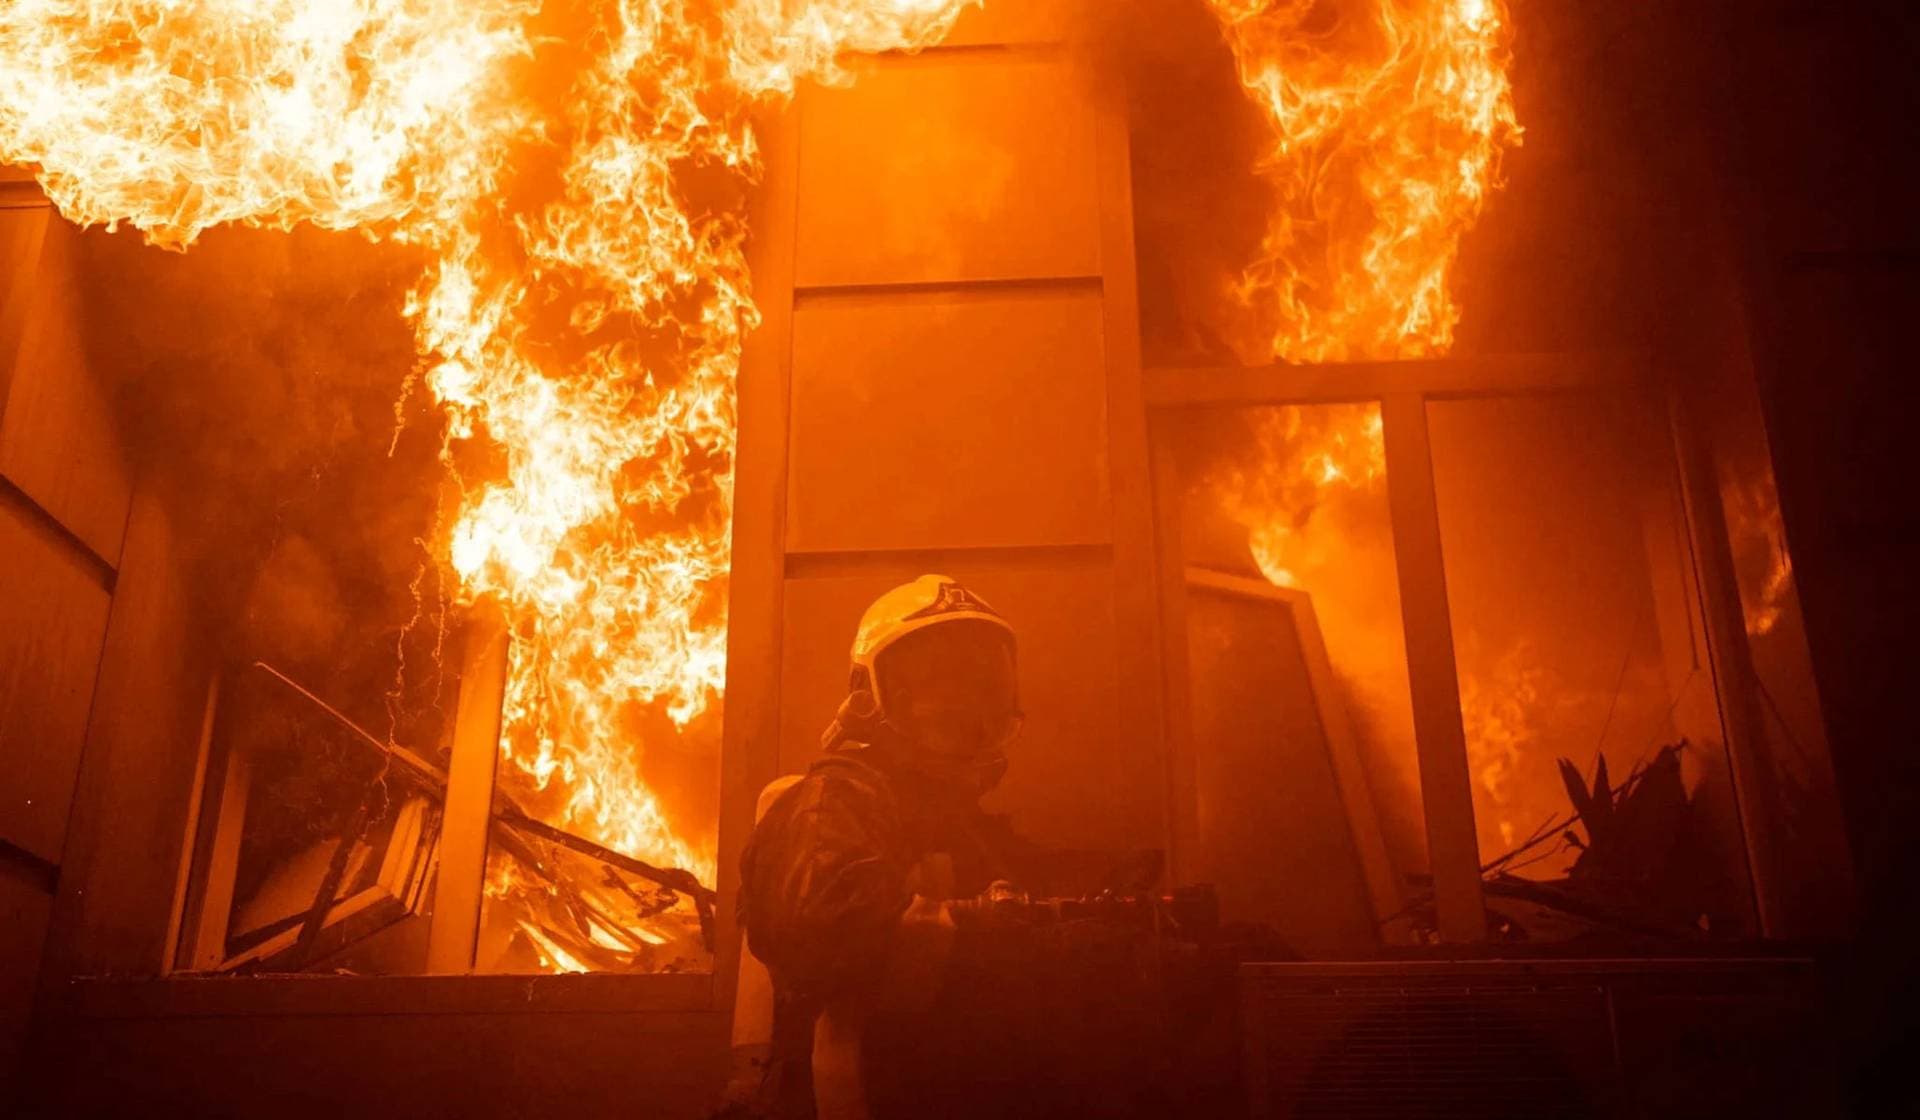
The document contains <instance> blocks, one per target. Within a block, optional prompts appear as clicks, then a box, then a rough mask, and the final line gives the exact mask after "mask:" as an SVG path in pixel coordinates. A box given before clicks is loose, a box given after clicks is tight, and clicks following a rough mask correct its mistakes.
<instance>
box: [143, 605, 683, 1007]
mask: <svg viewBox="0 0 1920 1120" xmlns="http://www.w3.org/2000/svg"><path fill="white" fill-rule="evenodd" d="M510 644H511V643H510V641H509V634H508V631H507V629H506V626H505V623H504V621H503V620H502V618H501V616H500V615H499V613H498V612H497V611H494V610H490V609H488V608H487V607H486V606H484V605H483V606H481V607H479V608H477V609H476V610H475V611H474V613H473V616H472V617H471V618H470V620H469V624H468V631H467V635H466V642H465V653H464V655H463V659H462V665H461V674H460V691H459V699H458V704H457V707H456V710H455V717H454V730H453V737H452V752H451V758H450V760H449V765H448V767H447V768H446V769H445V770H442V769H441V768H440V767H439V766H438V765H437V764H435V763H434V762H432V761H430V760H428V759H426V758H423V757H421V756H419V755H417V754H415V753H414V752H413V751H411V750H408V749H407V748H406V747H404V746H401V745H398V744H395V743H392V742H383V741H381V740H380V739H378V738H377V737H375V736H373V735H372V734H370V733H368V732H367V731H365V730H363V729H361V728H359V727H358V726H356V725H354V724H353V723H352V722H351V721H350V720H349V719H347V717H346V716H345V715H343V714H341V713H340V712H339V711H338V710H337V709H335V708H333V707H331V706H330V705H328V704H327V703H326V701H325V700H323V699H321V698H320V697H318V696H316V695H314V694H313V693H311V692H309V691H307V690H306V689H305V688H304V687H302V686H301V685H300V684H299V683H298V682H296V681H294V680H293V679H292V678H290V677H288V676H286V675H285V674H283V673H281V672H280V671H279V670H277V669H275V668H273V667H272V666H269V665H267V664H265V663H263V662H254V663H252V664H251V665H244V666H236V667H232V668H230V669H229V670H228V671H227V672H226V673H225V674H224V675H223V676H217V677H216V678H215V679H214V681H213V683H212V685H211V687H210V692H209V696H208V701H207V703H208V710H207V718H206V721H205V725H204V727H203V729H202V736H201V743H200V757H199V760H198V764H197V767H196V789H195V791H194V797H193V805H192V808H191V810H190V814H189V816H190V819H189V821H188V837H189V840H190V841H191V842H190V843H189V844H188V845H187V846H186V850H185V852H184V853H183V864H182V867H181V872H180V876H181V883H182V884H183V887H185V888H187V889H183V890H181V891H180V892H179V895H180V897H179V901H178V904H177V906H176V910H175V914H174V919H173V922H172V923H171V928H170V930H169V941H170V944H169V947H168V952H167V959H168V961H169V962H171V965H170V969H169V971H172V972H176V973H193V974H201V975H206V974H222V973H232V972H235V971H240V970H258V971H265V972H278V973H287V972H301V971H302V970H304V969H306V968H308V967H309V966H311V965H312V964H313V963H315V962H317V961H322V960H324V959H325V958H326V957H328V956H330V955H331V954H333V953H335V952H337V951H339V950H341V949H344V948H346V947H347V946H349V945H351V944H353V943H355V942H357V941H359V940H361V939H362V938H365V937H368V936H371V935H372V934H374V933H376V932H378V931H379V930H381V929H383V928H385V927H387V926H388V925H390V924H392V923H394V922H397V921H399V920H401V919H403V918H405V917H407V916H408V915H421V914H424V915H425V917H426V920H427V945H426V955H425V960H424V967H423V969H422V973H423V974H426V975H471V974H473V973H475V972H476V970H477V969H476V965H477V960H476V954H477V949H478V938H479V929H480V922H481V919H482V908H483V906H484V905H485V878H486V862H487V851H488V845H489V843H491V842H493V841H495V840H500V841H503V842H508V843H510V844H513V845H516V846H518V847H520V848H524V846H525V844H526V842H527V838H530V837H531V838H535V839H537V840H539V841H543V842H546V843H549V844H552V845H556V846H558V847H563V848H566V849H569V850H571V851H573V852H577V853H580V854H582V855H585V856H587V857H588V858H590V859H594V860H597V861H599V862H600V863H602V864H604V865H605V866H606V867H607V868H608V869H609V871H610V872H611V871H612V870H613V869H618V871H619V872H621V873H624V874H625V875H628V876H631V877H633V878H636V879H639V880H642V881H645V882H650V883H652V884H654V885H655V886H658V887H661V888H664V889H666V890H671V891H674V892H677V893H679V894H682V895H684V896H686V897H688V898H690V899H691V900H692V903H693V905H694V907H695V911H696V913H697V914H698V916H699V919H700V928H701V933H702V935H703V938H704V940H705V941H706V943H707V947H708V950H709V952H711V951H712V950H713V948H714V936H715V929H714V927H715V922H714V914H715V906H714V904H715V901H716V899H717V897H718V896H717V895H716V893H715V892H714V891H713V889H712V888H711V887H708V886H706V885H704V884H702V883H700V882H699V881H698V880H697V879H696V878H695V877H694V876H693V875H692V873H690V872H687V871H685V870H682V869H678V868H658V867H654V866H652V865H651V864H648V863H646V862H644V861H642V860H639V859H636V858H633V857H631V856H627V855H625V854H623V853H620V852H616V851H613V850H611V849H608V848H605V847H603V846H601V845H599V844H596V843H594V842H592V841H590V840H587V839H585V838H583V837H579V836H576V835H574V834H572V833H569V832H567V831H565V830H563V829H560V828H556V827H554V826H552V825H549V824H547V823H545V822H543V821H539V820H537V819H535V818H533V817H531V816H529V815H528V814H527V813H526V812H525V811H524V810H522V809H521V808H520V807H519V806H518V805H517V804H515V803H514V802H513V801H512V799H511V798H509V797H507V796H505V795H504V794H502V793H501V792H500V791H498V790H497V789H496V788H495V775H496V763H497V760H498V758H499V753H500V730H501V724H500V713H501V708H502V704H503V701H504V699H505V687H506V677H507V659H508V656H509V647H510ZM242 674H244V675H249V676H264V677H266V678H270V679H272V680H273V681H275V682H277V684H278V686H281V687H284V688H285V689H286V690H288V691H289V693H290V694H293V695H295V696H296V697H297V698H298V699H296V701H295V702H296V703H301V704H303V705H305V710H306V712H307V715H308V716H309V717H310V718H312V719H315V720H317V721H320V722H322V723H324V724H326V725H328V726H329V727H330V728H331V729H332V731H333V733H335V734H337V735H339V736H340V737H342V738H343V739H345V740H346V741H349V742H356V743H359V744H361V745H363V746H364V747H365V748H366V749H367V750H368V751H371V752H374V753H376V754H379V755H381V756H383V757H384V759H385V760H386V762H387V763H388V765H387V766H386V768H385V769H384V770H383V771H382V773H383V774H384V775H388V776H390V777H392V778H393V779H394V781H395V782H397V784H398V785H399V786H401V787H403V788H405V789H407V790H409V791H410V792H411V794H412V796H411V798H410V800H409V801H408V803H407V804H408V806H409V807H410V806H411V805H413V804H416V803H417V804H422V805H424V806H426V808H425V809H424V810H423V814H424V815H423V817H422V819H421V820H419V821H418V822H416V823H417V825H418V827H417V828H409V829H408V830H407V831H405V832H399V833H396V835H394V836H391V837H389V839H388V842H387V846H386V848H385V850H384V851H383V852H381V853H380V861H381V862H380V865H379V869H378V871H377V872H376V875H375V879H374V882H373V883H372V884H371V885H369V886H367V887H365V888H363V889H362V890H359V891H356V892H355V893H354V894H352V895H350V896H348V897H345V898H341V897H339V895H338V890H339V887H340V884H341V882H342V881H343V879H344V878H345V877H346V876H345V873H346V871H347V867H348V863H349V859H350V856H351V853H352V851H353V849H354V848H355V846H356V845H357V844H358V843H359V842H360V840H361V839H362V838H363V835H364V831H365V828H366V824H367V821H368V816H369V812H370V810H371V808H372V806H373V804H374V802H375V801H376V800H377V799H378V798H379V797H381V796H382V792H381V784H380V783H377V782H376V783H374V784H371V785H369V787H368V789H367V790H366V791H365V792H364V794H363V795H362V798H361V800H360V801H359V803H358V806H357V808H356V809H355V810H354V811H353V813H352V814H350V816H349V818H348V824H347V826H346V827H345V829H344V830H343V831H342V833H341V834H340V836H339V838H338V839H337V840H336V841H335V842H334V848H333V851H332V853H331V855H330V857H329V862H328V865H327V868H326V871H325V872H324V874H323V875H322V878H321V880H320V884H319V886H318V888H317V890H316V894H315V898H314V902H313V905H312V906H311V907H310V908H309V909H308V910H307V911H306V913H305V915H304V917H302V918H301V920H300V921H299V922H297V923H294V924H292V925H291V926H289V927H288V928H286V929H282V930H279V931H277V932H275V933H274V934H272V935H271V936H269V937H268V938H267V939H266V940H265V941H263V942H261V943H260V944H258V945H253V946H249V947H247V948H246V949H244V950H242V951H239V952H232V951H230V947H229V928H230V922H231V914H232V909H233V903H234V901H235V900H234V897H233V889H234V878H235V874H236V871H237V870H238V858H239V852H240V847H241V842H242V838H243V836H244V835H245V831H246V822H247V801H248V797H249V790H250V780H251V779H250V773H249V769H250V767H249V759H248V757H247V755H246V754H245V753H244V751H243V750H242V749H241V748H239V747H238V746H236V745H234V744H233V743H232V742H231V741H230V740H231V737H230V736H223V735H221V734H219V729H220V715H221V711H222V708H221V704H220V694H221V688H222V681H223V680H226V681H228V682H232V681H233V680H234V679H235V678H236V677H237V676H239V675H242ZM249 683H252V682H249ZM405 811H406V810H404V809H403V812H405ZM429 895H430V896H431V903H432V905H431V908H430V909H429V908H428V907H427V903H428V901H429Z"/></svg>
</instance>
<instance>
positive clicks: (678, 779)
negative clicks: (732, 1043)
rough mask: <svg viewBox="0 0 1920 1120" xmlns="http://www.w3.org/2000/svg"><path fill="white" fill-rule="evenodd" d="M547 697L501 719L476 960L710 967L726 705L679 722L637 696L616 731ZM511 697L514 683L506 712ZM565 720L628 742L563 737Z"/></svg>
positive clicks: (517, 967)
mask: <svg viewBox="0 0 1920 1120" xmlns="http://www.w3.org/2000/svg"><path fill="white" fill-rule="evenodd" d="M518 652H519V651H518V650H516V653H518ZM542 700H543V701H544V703H542V704H541V705H539V706H538V708H537V709H535V708H533V707H528V708H527V710H528V711H533V710H538V711H541V712H544V713H545V715H544V716H543V717H541V718H539V719H535V718H532V717H529V718H524V719H513V718H508V719H507V720H506V721H505V723H506V728H505V730H504V732H503V736H502V742H501V755H500V760H499V763H498V765H497V767H496V769H495V795H494V821H493V826H492V828H491V830H490V831H489V833H488V847H487V879H486V886H485V901H484V903H483V905H482V909H481V916H480V933H479V942H478V950H477V952H476V955H475V967H476V969H477V970H478V971H481V972H684V971H704V970H707V969H711V968H712V967H713V949H712V945H711V943H710V941H709V938H710V937H711V936H712V895H711V891H712V887H713V882H714V875H713V867H714V863H715V855H714V853H715V851H716V850H717V848H718V840H717V826H718V821H719V800H718V799H719V788H720V771H719V757H720V755H719V747H720V718H719V711H718V705H714V706H712V707H710V708H709V709H708V710H707V711H706V712H703V713H701V714H700V715H698V716H696V717H694V718H693V719H692V720H691V721H690V722H689V723H687V724H685V725H684V726H682V725H681V724H679V723H677V722H675V721H674V720H673V719H672V718H671V716H670V714H669V713H668V712H666V711H663V710H655V709H650V708H648V707H646V706H644V705H640V704H631V705H628V706H626V707H625V708H623V709H613V710H614V711H616V712H617V714H618V717H619V718H621V719H623V721H624V724H623V727H622V729H621V730H622V732H623V734H621V735H619V736H612V737H609V736H586V735H583V734H578V733H577V729H573V728H570V725H569V719H570V718H572V716H573V715H574V714H575V713H574V712H573V709H572V708H571V707H570V705H569V704H568V703H567V700H566V698H565V697H561V696H549V697H542ZM515 704H516V698H515V697H514V696H512V695H511V694H510V695H509V696H508V697H507V708H508V712H509V715H510V716H511V713H512V712H513V711H514V710H516V709H515ZM592 710H593V711H595V712H597V713H600V714H604V713H605V712H606V711H607V710H608V708H607V707H604V706H594V707H593V709H592ZM570 730H572V731H575V735H574V739H575V741H580V742H607V741H613V742H616V743H619V744H620V747H619V748H618V749H616V750H615V751H613V752H612V753H610V754H608V755H605V756H599V755H596V754H594V753H592V752H590V751H586V750H578V749H567V748H568V744H567V743H566V742H564V741H561V737H563V736H567V735H568V734H569V732H570Z"/></svg>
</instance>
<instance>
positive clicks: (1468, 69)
mask: <svg viewBox="0 0 1920 1120" xmlns="http://www.w3.org/2000/svg"><path fill="white" fill-rule="evenodd" d="M1208 4H1209V5H1210V6H1211V7H1212V9H1213V11H1214V14H1215V15H1217V16H1218V17H1219V18H1220V20H1221V23H1222V25H1223V28H1224V30H1225V34H1226V38H1227V43H1228V45H1229V46H1230V47H1232V49H1233V54H1234V58H1235V60H1236V62H1237V64H1238V67H1239V72H1240V81H1241V83H1242V84H1243V85H1244V86H1245V87H1246V90H1247V94H1248V96H1249V97H1251V98H1252V99H1253V101H1254V103H1255V104H1256V105H1257V106H1258V107H1259V108H1260V109H1261V110H1262V111H1263V112H1264V113H1265V115H1266V117H1267V120H1268V123H1269V124H1270V125H1271V127H1272V130H1273V145H1272V149H1271V151H1270V152H1269V153H1268V157H1267V159H1266V161H1265V163H1264V164H1263V165H1262V166H1261V167H1260V168H1259V171H1260V174H1261V175H1262V176H1263V177H1264V178H1265V179H1266V180H1267V182H1268V183H1269V184H1270V185H1271V187H1272V190H1273V195H1274V202H1275V205H1274V210H1273V213H1272V215H1271V218H1270V220H1269V222H1268V226H1267V232H1266V236H1265V239H1264V241H1263V245H1262V252H1261V255H1260V257H1259V259H1258V260H1256V261H1254V262H1253V263H1252V264H1250V265H1249V266H1248V267H1247V269H1246V271H1245V272H1244V273H1243V274H1242V275H1241V277H1240V278H1239V280H1238V282H1237V283H1236V284H1235V285H1234V288H1233V293H1232V294H1233V296H1234V298H1235V299H1237V300H1238V301H1239V303H1240V305H1241V306H1242V307H1244V308H1245V309H1246V311H1247V315H1246V324H1247V326H1246V331H1245V334H1244V337H1243V338H1242V339H1241V340H1240V343H1241V347H1242V350H1243V355H1244V356H1245V357H1246V358H1247V359H1248V360H1250V361H1256V362H1257V361H1265V360H1268V359H1269V358H1273V357H1277V358H1281V359H1283V360H1286V361H1302V362H1309V361H1340V360H1346V359H1351V358H1394V357H1415V356H1420V355H1426V354H1438V353H1443V352H1445V351H1446V349H1447V348H1448V347H1449V346H1450V345H1451V344H1452V341H1453V328H1454V325H1455V323H1457V322H1458V321H1459V318H1460V312H1459V309H1458V307H1456V306H1455V305H1454V303H1453V301H1452V298H1451V296H1450V294H1449V292H1448V276H1449V273H1450V272H1451V270H1452V267H1453V263H1454V259H1455V255H1456V253H1457V250H1458V248H1459V244H1460V236H1461V234H1463V233H1464V232H1466V230H1468V229H1469V228H1471V227H1472V225H1473V224H1474V222H1475V220H1477V219H1478V217H1479V215H1480V212H1481V210H1482V208H1483V207H1484V205H1485V203H1486V199H1487V195H1488V193H1489V191H1490V190H1491V189H1492V188H1493V186H1494V185H1495V182H1496V177H1497V174H1498V169H1499V162H1500V154H1501V152H1502V151H1503V150H1504V149H1505V148H1506V147H1507V146H1509V145H1512V144H1514V143H1517V142H1518V140H1519V138H1520V127H1519V125H1518V123H1517V122H1516V120H1515V117H1514V109H1513V93H1512V87H1511V85H1510V84H1509V82H1508V80H1507V42H1508V36H1509V32H1508V27H1507V16H1506V5H1505V4H1504V3H1503V2H1502V0H1338V2H1327V0H1208Z"/></svg>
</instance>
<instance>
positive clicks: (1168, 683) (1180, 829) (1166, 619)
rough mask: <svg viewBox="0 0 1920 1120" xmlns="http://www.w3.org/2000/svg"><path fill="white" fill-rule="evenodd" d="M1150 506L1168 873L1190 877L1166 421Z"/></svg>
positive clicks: (1195, 794) (1195, 810)
mask: <svg viewBox="0 0 1920 1120" xmlns="http://www.w3.org/2000/svg"><path fill="white" fill-rule="evenodd" d="M1149 430H1150V431H1151V433H1152V452H1153V462H1152V466H1153V491H1154V494H1153V507H1154V522H1155V526H1154V528H1155V532H1156V533H1157V534H1158V537H1157V543H1158V546H1159V555H1158V569H1157V571H1156V573H1155V576H1156V579H1157V581H1158V583H1159V586H1160V676H1161V680H1162V688H1163V689H1164V690H1165V693H1166V723H1167V729H1166V736H1167V738H1166V743H1167V767H1166V769H1167V835H1168V840H1167V874H1168V876H1169V877H1170V878H1171V879H1172V880H1173V881H1174V882H1176V883H1183V882H1192V881H1193V879H1194V874H1195V873H1194V869H1193V867H1192V866H1191V863H1192V860H1193V857H1194V852H1195V851H1196V850H1197V847H1198V845H1199V842H1200V817H1199V814H1200V795H1199V785H1200V783H1199V777H1198V760H1197V759H1196V758H1195V756H1194V744H1193V682H1192V678H1191V674H1192V668H1191V654H1190V652H1189V650H1188V648H1187V641H1188V639H1187V579H1186V575H1187V572H1188V570H1189V569H1188V568H1187V566H1186V564H1187V562H1186V547H1185V542H1184V540H1183V539H1182V534H1183V532H1184V526H1183V524H1182V521H1183V519H1184V511H1183V508H1182V507H1183V498H1184V487H1183V486H1182V483H1181V474H1180V457H1179V455H1178V453H1177V452H1176V451H1175V449H1174V445H1173V439H1172V434H1171V433H1170V432H1168V431H1167V429H1166V425H1164V424H1155V425H1151V426H1150V428H1149Z"/></svg>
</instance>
